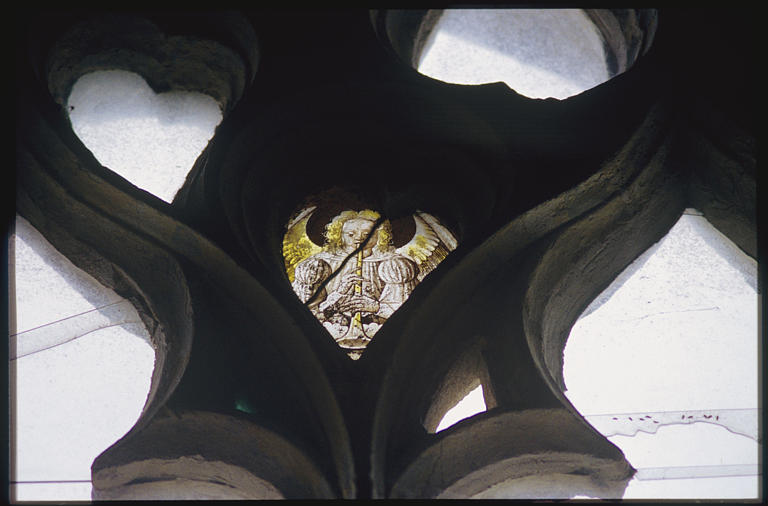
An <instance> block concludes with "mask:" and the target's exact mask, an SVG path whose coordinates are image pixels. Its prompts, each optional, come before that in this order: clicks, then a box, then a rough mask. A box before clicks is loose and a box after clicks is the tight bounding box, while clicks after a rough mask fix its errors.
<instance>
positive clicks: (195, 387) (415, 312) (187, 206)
mask: <svg viewBox="0 0 768 506" xmlns="http://www.w3.org/2000/svg"><path fill="white" fill-rule="evenodd" d="M22 14H23V15H21V16H19V18H18V29H17V34H16V38H17V42H18V44H17V54H16V61H17V62H16V63H17V69H16V70H17V85H16V126H17V140H16V178H17V181H16V197H17V202H16V211H17V212H18V213H19V214H21V215H22V216H24V217H25V218H27V219H28V220H29V221H30V222H31V223H32V225H33V226H35V227H36V228H37V229H38V230H39V231H40V232H42V233H43V235H45V236H46V238H47V239H48V240H49V241H50V242H51V243H52V244H53V245H54V246H55V247H56V248H57V249H59V250H60V251H62V252H63V253H64V254H65V255H67V256H68V257H69V258H71V259H72V260H73V262H74V263H75V264H76V265H78V266H79V267H81V268H83V269H84V270H85V271H87V272H89V273H91V274H92V275H94V276H95V277H96V278H97V279H99V280H100V281H101V282H102V283H104V284H106V285H108V286H110V287H113V288H114V289H115V290H116V291H117V292H118V293H120V294H121V295H123V296H126V297H128V298H130V299H131V301H132V302H133V303H134V305H136V306H137V309H138V310H139V313H140V314H141V315H142V318H143V319H144V321H145V323H146V324H147V326H148V328H149V329H150V331H151V333H152V335H153V340H154V343H155V345H156V347H157V353H158V358H159V361H158V367H157V370H156V371H155V376H154V377H153V381H152V391H151V394H150V400H149V403H148V405H147V408H146V409H145V412H144V413H143V415H142V417H141V419H140V420H139V422H137V425H136V427H134V429H133V430H132V431H131V432H130V433H129V434H128V435H127V436H126V437H125V438H123V439H122V440H121V441H118V442H117V443H116V444H115V445H114V446H113V447H111V448H110V449H108V450H107V451H105V452H104V453H103V454H102V455H101V456H100V457H99V458H98V459H97V460H96V462H95V463H94V466H93V474H94V479H95V482H94V483H95V487H96V489H97V496H98V494H100V493H101V494H103V497H108V496H109V497H114V495H112V496H110V490H112V491H113V492H115V491H116V490H118V488H119V487H121V486H124V485H126V483H127V482H128V481H130V480H131V479H135V478H136V476H134V475H135V466H134V467H131V465H132V463H135V462H142V461H144V460H147V459H152V458H156V459H161V460H162V459H166V460H168V461H169V462H171V461H174V462H175V461H176V460H174V459H179V458H182V457H191V456H194V455H197V454H199V455H202V457H203V458H204V459H209V460H210V461H221V462H229V463H232V465H234V466H239V467H240V468H242V469H245V470H246V471H247V472H250V473H252V474H254V475H255V476H259V477H260V478H262V479H265V480H267V481H269V482H270V483H272V485H274V486H275V487H276V488H277V489H278V490H279V491H280V492H281V493H282V494H283V495H284V496H285V497H325V496H329V495H330V496H335V497H344V498H370V497H389V496H393V495H394V496H398V497H433V496H436V495H439V494H440V493H443V492H445V491H448V492H446V493H449V494H458V495H461V494H473V493H477V492H479V491H481V490H482V489H483V488H487V487H489V486H492V485H493V484H495V483H496V482H498V481H503V480H504V479H507V478H515V477H524V476H527V475H532V474H536V473H540V472H543V470H544V471H546V472H548V473H551V474H552V475H553V476H556V475H563V474H565V475H576V476H585V477H586V478H585V480H586V481H585V483H586V485H583V486H581V485H579V487H581V488H579V487H576V488H574V489H573V493H574V494H575V493H583V492H584V490H587V489H588V490H590V491H591V492H592V493H596V494H613V493H617V491H619V493H620V492H621V490H623V487H624V486H625V484H626V482H627V480H629V479H630V477H631V475H632V470H631V468H630V466H629V465H628V463H627V462H626V461H625V459H624V458H623V455H622V454H621V452H620V451H619V450H618V449H617V448H616V447H615V446H614V445H612V444H611V443H610V442H608V441H607V440H606V439H605V438H603V437H602V436H600V435H599V434H597V433H596V432H595V431H594V430H593V429H591V427H589V426H588V424H586V422H584V421H583V419H582V418H581V417H580V415H578V413H576V412H575V410H574V409H573V408H572V407H571V406H570V404H569V403H568V402H567V400H566V399H565V397H564V395H563V393H562V387H563V385H562V351H563V348H564V346H565V340H566V339H567V335H568V331H569V329H570V327H571V325H572V324H573V322H574V320H575V319H576V318H577V317H578V315H579V313H580V312H581V311H582V310H583V309H584V308H585V307H586V306H587V305H588V304H589V303H590V301H591V300H592V299H593V298H594V297H595V296H597V294H599V293H600V291H601V290H602V289H603V288H605V286H607V284H609V283H610V282H611V280H612V279H613V278H614V277H615V276H616V274H618V273H619V272H620V271H621V270H622V269H623V268H624V267H625V266H626V265H628V264H629V263H630V262H631V261H632V260H634V258H636V257H637V256H638V255H639V254H640V253H642V251H643V250H644V249H645V248H647V247H648V246H649V245H650V244H652V243H653V242H655V241H656V240H658V239H659V238H660V237H662V236H663V235H664V234H665V233H666V231H667V230H668V229H669V227H670V226H671V225H672V224H673V223H674V222H675V221H676V219H677V218H678V217H679V215H680V213H681V212H682V210H683V209H684V208H685V207H696V208H697V209H699V210H701V211H702V212H703V213H704V216H705V217H706V218H707V219H709V220H710V221H711V222H712V223H713V224H714V225H715V226H716V227H718V229H719V230H720V231H721V232H723V233H724V234H725V235H726V236H728V237H730V238H731V239H732V240H733V241H734V242H736V244H738V245H739V247H741V248H742V249H743V250H744V251H745V252H746V253H747V254H749V255H750V256H753V257H754V256H756V255H757V240H756V237H757V236H756V221H757V220H756V216H755V213H756V193H757V191H756V183H755V179H756V174H757V169H756V163H757V154H756V151H757V147H756V131H755V125H756V121H755V119H756V118H755V116H756V112H755V108H754V104H755V103H757V96H756V86H755V85H754V83H756V82H757V79H756V77H755V72H756V70H755V68H756V60H752V59H751V55H752V53H751V49H752V48H753V47H755V46H754V44H752V39H751V38H750V37H752V35H751V32H750V30H749V29H748V28H749V27H751V13H749V12H741V13H738V12H736V11H735V10H721V9H718V10H707V9H697V10H668V9H661V10H659V12H658V18H657V22H658V24H657V26H656V28H655V39H654V42H653V45H652V46H651V47H650V48H648V47H647V45H646V40H645V39H642V41H641V39H637V38H635V39H631V40H630V41H629V42H630V43H629V46H630V47H629V49H628V50H630V52H636V53H637V54H641V55H642V56H640V57H639V58H638V59H637V61H636V62H635V63H634V65H632V66H631V67H629V68H628V69H627V70H626V71H625V72H623V73H621V74H620V75H618V76H617V77H615V78H614V79H612V80H610V81H608V82H606V83H604V84H602V85H600V86H598V87H596V88H594V89H592V90H589V91H586V92H584V93H582V94H580V95H577V96H574V97H571V98H569V99H567V100H563V101H558V100H554V99H549V100H531V99H528V98H525V97H522V96H520V95H518V94H516V93H515V92H514V91H512V90H509V89H508V88H507V87H506V86H504V85H500V84H491V85H482V86H457V85H450V84H445V83H440V82H437V81H434V80H432V79H430V78H427V77H424V76H421V75H419V74H418V73H416V72H415V71H414V70H413V69H412V68H410V67H409V66H408V65H406V64H404V63H403V61H402V60H401V59H400V58H399V57H397V55H396V51H395V52H394V53H393V52H392V51H391V49H392V47H391V46H390V41H389V39H388V38H387V37H390V36H391V37H395V38H396V39H397V40H393V41H392V42H391V44H392V45H397V46H398V47H399V50H400V51H403V50H404V49H403V48H404V47H405V48H406V49H405V50H410V49H408V48H407V46H408V44H409V43H408V40H407V37H406V35H407V34H408V33H411V32H410V31H409V30H411V29H412V28H413V26H412V25H414V21H413V19H412V18H413V16H415V14H414V13H411V15H410V17H408V16H406V18H407V19H405V18H404V19H405V21H406V23H405V24H404V25H392V26H387V25H386V23H384V21H386V20H391V19H396V18H397V16H394V17H392V16H388V15H387V14H386V13H381V12H378V13H377V12H373V13H370V12H368V11H366V10H362V9H361V10H338V11H332V10H316V11H312V10H310V11H280V10H253V11H244V12H241V13H233V12H229V13H221V14H218V13H217V14H215V15H213V14H211V15H208V14H195V13H177V12H172V11H168V12H130V13H125V14H126V16H122V15H117V14H120V13H116V12H114V11H110V12H109V16H108V17H106V18H105V17H104V14H105V13H103V12H102V13H98V12H90V11H46V12H34V11H26V12H23V13H22ZM83 23H86V24H83ZM381 23H384V24H383V25H382V24H381ZM623 23H624V25H625V26H627V23H629V24H632V23H635V24H639V25H637V26H646V27H650V26H652V24H653V20H651V19H647V18H643V17H642V16H640V17H638V18H635V19H634V20H632V19H629V18H627V19H624V20H623ZM416 26H417V27H418V23H416ZM84 27H85V28H84ZM377 27H378V31H377V29H376V28H377ZM409 27H410V28H409ZM382 28H383V29H384V31H383V32H382ZM712 33H718V34H721V35H720V36H718V37H712V36H711V34H712ZM646 35H647V34H646ZM638 48H640V49H638ZM644 51H645V52H644ZM643 52H644V53H643ZM631 59H632V57H631V55H630V57H629V60H631ZM97 68H100V69H101V68H122V69H127V70H133V71H137V72H139V73H141V74H142V75H143V76H144V77H146V78H147V80H148V81H149V82H150V84H151V85H152V86H153V87H155V89H156V90H165V89H184V90H189V89H194V90H196V91H203V92H206V93H210V94H211V95H212V96H214V97H215V98H216V99H217V100H218V101H219V102H220V103H221V104H222V105H223V106H224V112H225V119H224V121H223V122H222V124H221V125H220V126H219V127H218V129H217V132H216V136H215V137H214V139H213V140H212V141H211V143H210V144H209V146H208V148H207V149H206V151H205V152H204V153H203V155H201V157H200V158H199V159H198V162H197V163H196V165H195V167H194V168H193V169H192V172H191V174H190V176H189V177H188V179H187V183H186V185H185V187H184V188H183V189H182V190H181V191H180V192H179V194H178V196H177V198H176V200H175V201H174V202H173V203H172V204H170V205H168V204H166V203H164V202H162V201H160V200H159V199H156V198H154V197H153V196H151V195H149V194H148V193H146V192H144V191H142V190H139V189H137V188H135V187H134V186H133V185H131V184H130V183H128V182H127V181H125V180H124V179H122V178H121V177H119V176H117V175H116V174H114V173H112V172H111V171H110V170H109V169H108V168H105V167H102V166H101V165H100V164H99V163H98V161H97V160H95V158H94V157H93V155H91V153H90V152H89V151H88V150H87V149H86V148H85V147H84V146H83V145H82V143H81V142H80V141H79V139H77V137H76V136H75V135H74V133H73V132H72V130H71V127H70V125H69V122H68V120H67V118H66V112H65V111H64V110H63V108H62V107H61V105H60V104H61V103H63V101H64V99H65V97H66V95H67V93H68V90H69V89H70V88H71V86H72V83H73V82H74V80H75V79H76V78H77V77H79V76H80V75H82V74H83V73H85V72H88V71H91V70H94V69H97ZM332 188H341V189H343V190H345V191H350V192H357V193H358V194H359V196H360V198H361V199H362V200H364V201H366V202H369V203H371V205H372V206H373V207H376V208H378V210H380V211H381V212H382V213H383V214H384V215H385V216H386V217H389V218H393V219H395V218H398V217H402V216H405V215H407V214H409V213H411V212H413V211H414V210H416V209H419V210H422V211H425V212H428V213H430V214H433V215H434V216H436V217H438V218H439V219H440V220H441V221H442V222H443V223H445V224H446V225H447V226H448V227H449V228H450V229H451V230H452V231H453V232H454V233H455V234H456V236H457V237H458V239H459V246H458V248H457V249H456V250H455V251H454V252H453V253H452V254H451V255H449V256H448V258H447V259H446V260H445V261H444V262H443V263H442V264H441V265H440V266H439V267H438V268H437V269H436V270H435V271H434V272H432V273H431V274H430V275H429V277H427V278H426V279H425V280H424V281H423V282H422V283H421V284H420V285H419V286H418V287H417V288H416V290H415V291H414V293H413V295H412V296H411V298H410V299H409V300H408V301H406V303H405V304H403V306H402V307H401V308H400V309H399V310H398V311H397V312H396V313H395V314H394V315H393V316H392V317H391V318H390V319H389V320H388V321H387V323H386V325H384V326H383V327H382V328H381V330H380V331H379V332H378V333H377V334H376V338H375V339H374V341H373V342H372V343H371V344H370V345H369V347H368V348H367V350H366V352H365V353H364V354H363V356H362V358H360V359H359V360H358V361H356V362H353V361H350V360H349V359H348V358H347V356H346V355H345V353H344V352H343V351H342V350H341V349H340V348H339V347H338V346H336V344H335V343H334V342H333V340H332V339H331V337H330V336H329V334H328V333H327V332H326V331H325V330H324V329H323V328H322V327H321V326H320V324H319V323H318V322H317V320H316V319H315V318H314V317H313V316H312V314H311V313H310V312H309V311H308V310H307V309H306V308H305V307H304V306H302V304H301V303H300V302H299V301H298V299H297V298H296V296H295V294H294V293H293V291H292V289H291V287H290V284H289V283H288V279H287V276H286V273H285V271H284V269H283V258H282V254H281V244H282V236H283V233H284V230H285V228H284V227H285V225H286V223H287V221H288V220H289V219H290V217H291V215H292V214H293V213H294V212H296V210H297V209H298V208H299V207H300V206H302V205H303V204H304V203H305V202H306V199H307V198H308V197H310V196H312V195H319V194H322V193H323V192H325V191H328V190H329V189H332ZM468 356H471V357H472V358H471V359H462V357H465V358H466V357H468ZM447 374H452V375H454V377H452V379H451V381H448V380H446V375H447ZM475 375H477V377H479V378H480V379H482V380H483V381H484V383H485V384H484V387H485V389H486V391H487V392H488V393H490V394H492V397H493V402H492V404H493V405H494V407H493V409H491V410H489V411H488V412H486V413H485V414H482V415H479V416H478V417H475V418H473V419H472V420H470V421H467V422H463V423H461V424H459V425H457V426H455V427H453V428H451V429H450V430H449V431H447V432H446V433H440V434H430V433H428V431H427V430H426V429H425V423H426V425H427V426H428V427H429V426H431V425H435V423H434V419H435V417H436V416H437V415H436V414H435V413H434V411H435V409H437V408H434V409H433V410H432V412H431V411H430V409H431V408H432V407H433V406H434V405H435V403H439V404H440V405H441V406H448V405H450V404H451V402H452V401H453V402H455V401H458V400H459V398H460V397H461V395H463V392H464V390H465V388H466V387H465V384H466V382H467V381H470V382H471V381H472V380H473V376H475ZM454 380H455V381H454ZM465 380H466V381H465ZM174 413H176V414H175V415H174ZM177 429H178V430H177ZM188 429H189V430H192V429H194V430H193V432H195V431H196V432H195V435H194V436H191V435H189V434H188V433H187V432H185V431H187V430H188ZM185 434H187V435H185ZM248 434H251V435H253V437H252V438H251V437H249V436H248ZM168 438H171V439H168ZM260 441H261V442H262V443H263V444H264V445H265V446H260V444H262V443H259V442H260ZM264 441H266V442H264ZM520 441H528V443H530V444H529V447H528V448H527V449H526V450H522V449H520V447H519V445H518V443H519V442H520ZM161 443H162V444H161ZM164 444H165V446H163V445H164ZM168 445H170V446H172V447H173V448H172V451H171V450H170V449H168V448H170V446H168ZM201 448H202V449H201ZM465 449H466V450H471V451H470V452H465V451H463V450H465ZM440 451H445V452H446V453H445V454H444V455H443V457H442V460H441V459H440V458H438V457H437V455H439V452H440ZM556 455H560V456H561V457H562V458H560V457H557V458H555V457H552V458H551V459H550V460H549V461H548V462H550V464H551V465H550V464H546V465H544V464H541V463H540V462H541V461H542V459H544V460H547V458H549V457H547V456H550V457H551V456H556ZM537 456H538V457H537ZM539 457H540V458H539ZM537 458H538V462H539V463H537ZM435 459H437V461H439V462H438V464H435V462H437V461H436V460H435ZM558 459H559V460H558ZM512 462H514V463H515V473H516V474H515V476H509V475H504V473H501V469H502V468H503V467H504V466H506V465H507V464H510V463H512ZM268 463H269V465H267V464H268ZM432 465H439V466H441V468H442V469H443V470H444V472H443V473H442V474H440V475H439V476H438V475H437V474H435V473H434V472H433V471H432V470H431V466H432ZM542 465H543V466H544V467H542ZM270 466H274V467H270ZM547 466H549V467H547ZM545 467H546V469H544V468H545ZM121 469H122V471H121ZM129 470H130V472H129ZM152 472H153V471H151V470H148V471H147V472H146V473H145V474H146V476H145V475H142V477H141V479H142V480H151V479H153V477H152V476H151V474H152ZM104 473H107V474H109V476H111V478H110V479H109V480H106V479H103V477H104V476H106V475H105V474H104ZM121 473H123V474H122V475H121ZM131 473H133V474H131ZM131 476H132V477H131ZM165 478H168V477H167V476H166V477H165ZM198 478H199V477H198ZM195 479H197V478H195ZM553 479H556V478H553ZM590 480H592V481H590ZM595 480H597V481H600V480H608V481H609V482H611V485H610V487H608V488H602V489H601V488H600V487H597V488H595V487H592V488H590V487H591V485H589V483H592V482H595ZM563 483H566V482H563ZM568 483H570V482H568ZM595 483H596V482H595ZM230 485H231V486H232V487H234V488H235V489H237V487H238V485H237V484H234V485H232V484H230ZM563 486H566V485H563ZM478 487H479V488H478ZM584 487H586V488H584ZM566 488H567V487H566ZM609 489H610V490H609ZM115 493H117V492H115ZM126 493H127V492H126ZM118 495H119V494H118Z"/></svg>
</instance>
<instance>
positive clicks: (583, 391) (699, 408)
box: [563, 209, 762, 499]
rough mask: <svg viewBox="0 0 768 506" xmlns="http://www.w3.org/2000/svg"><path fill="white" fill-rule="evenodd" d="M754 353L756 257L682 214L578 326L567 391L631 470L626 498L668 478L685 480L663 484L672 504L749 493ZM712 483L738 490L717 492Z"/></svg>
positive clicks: (754, 475) (754, 447)
mask: <svg viewBox="0 0 768 506" xmlns="http://www.w3.org/2000/svg"><path fill="white" fill-rule="evenodd" d="M758 350H759V343H758V296H757V263H756V261H755V260H754V259H752V258H751V257H749V256H748V255H746V254H745V253H744V252H743V251H741V250H740V249H739V248H738V247H737V246H736V245H735V244H733V243H732V242H731V241H730V240H729V239H728V238H726V237H725V236H724V235H723V234H722V233H720V232H719V231H718V230H717V229H715V228H714V227H713V226H712V225H711V224H710V223H709V222H708V221H707V220H706V218H705V217H704V216H703V215H702V214H701V213H700V212H698V211H697V210H695V209H686V210H685V212H684V213H683V215H682V216H681V217H680V219H679V221H678V222H677V223H676V224H675V225H674V226H673V227H672V228H671V230H670V231H669V233H668V234H667V235H666V236H665V237H664V238H663V239H662V240H660V241H659V242H658V243H656V244H655V245H653V246H652V247H651V248H649V249H648V250H647V251H646V252H645V253H643V254H642V255H641V256H640V257H639V258H637V260H635V261H634V262H633V263H632V264H631V265H629V266H628V267H627V268H626V269H625V270H624V271H623V272H622V273H621V274H620V275H619V276H618V277H617V278H616V279H615V281H614V282H613V283H611V284H610V285H609V286H608V287H607V288H606V289H605V290H604V291H603V292H602V293H601V294H600V295H599V296H598V297H597V298H596V299H595V300H594V302H593V303H592V304H590V305H589V306H588V307H587V308H586V310H585V311H584V312H583V313H582V315H581V317H580V318H579V319H578V321H577V322H576V323H575V324H574V326H573V328H572V329H571V333H570V336H569V338H568V341H567V343H566V346H565V351H564V368H563V374H564V379H565V384H566V391H565V395H566V396H567V397H568V399H569V400H570V402H571V403H572V404H573V406H574V407H575V408H576V409H577V410H578V411H579V412H580V413H581V414H582V415H584V416H585V418H586V420H587V421H588V422H590V423H591V424H592V425H593V426H594V427H595V428H596V429H598V431H600V432H601V433H602V434H604V435H605V436H607V437H608V438H609V439H610V440H611V441H612V442H613V443H614V444H616V445H618V446H619V447H620V448H622V450H624V452H625V455H626V456H627V459H628V460H629V461H630V463H631V464H632V465H633V466H634V467H636V468H637V469H638V474H637V476H636V478H635V479H634V480H633V482H632V483H631V484H630V486H629V487H628V489H627V494H629V495H627V497H630V496H631V497H635V498H658V496H657V495H655V494H659V493H662V492H660V490H662V489H663V488H664V487H663V486H661V485H659V484H658V483H657V482H654V480H659V479H673V478H674V479H678V480H683V481H680V482H676V484H675V483H672V482H670V483H669V484H668V486H669V487H677V488H675V490H674V491H672V492H669V493H670V494H673V495H672V496H670V497H687V498H697V499H722V498H731V497H734V496H733V494H736V495H738V496H739V497H740V498H754V497H756V495H755V493H756V490H757V487H756V483H757V479H758V474H759V471H758V467H757V460H756V459H757V455H758V453H759V445H760V440H759V437H758V430H757V429H758V427H757V423H758V378H759V375H760V371H761V369H762V359H761V357H760V354H759V352H758ZM702 424H704V425H705V426H709V427H711V426H713V425H714V426H720V427H721V428H724V429H727V430H717V427H715V430H714V432H712V431H711V430H709V431H708V429H706V427H705V429H704V430H702V428H701V426H702ZM662 429H663V430H662ZM665 431H666V432H667V433H669V432H674V431H678V432H679V434H677V436H676V437H677V438H678V439H679V438H684V439H686V440H688V441H689V443H688V444H686V445H676V444H673V443H674V440H675V438H672V439H669V438H666V436H664V433H665ZM734 434H736V435H738V438H741V439H740V440H739V445H738V446H739V448H741V450H740V453H739V455H732V453H733V451H732V450H733V448H734V444H733V441H730V439H729V438H731V437H732V436H733V435H734ZM641 439H643V440H644V441H645V443H644V444H642V445H640V444H638V443H639V442H640V440H641ZM662 439H663V440H664V441H666V442H664V441H662ZM701 448H707V449H708V450H709V451H708V453H707V455H706V456H701V455H698V453H700V451H699V450H700V449H701ZM697 452H698V453H697ZM726 454H727V455H728V459H727V460H728V462H725V461H724V460H723V459H724V458H725V457H724V456H725V455H726ZM735 476H740V478H739V479H738V480H736V478H735ZM685 480H687V481H685ZM708 480H710V481H711V480H720V481H723V480H725V481H728V480H730V481H731V482H733V483H732V486H731V485H727V484H724V485H723V487H724V488H723V489H722V490H723V492H722V493H726V492H724V491H725V490H726V489H727V490H728V492H727V494H728V495H725V496H723V495H722V494H721V493H720V492H718V491H717V487H715V486H713V484H712V483H710V481H708ZM734 480H736V481H734ZM737 481H738V483H736V482H737ZM724 483H725V482H724ZM729 483H730V482H729ZM686 484H687V487H682V485H686ZM681 487H682V488H681ZM733 487H736V488H735V489H734V488H733ZM670 490H671V489H670ZM680 494H682V495H680Z"/></svg>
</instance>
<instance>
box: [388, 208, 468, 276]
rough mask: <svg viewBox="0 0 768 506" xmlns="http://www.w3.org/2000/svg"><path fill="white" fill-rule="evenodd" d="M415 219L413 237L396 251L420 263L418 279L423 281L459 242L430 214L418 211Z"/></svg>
mask: <svg viewBox="0 0 768 506" xmlns="http://www.w3.org/2000/svg"><path fill="white" fill-rule="evenodd" d="M413 219H414V221H415V222H416V232H415V233H414V234H413V238H412V239H411V240H410V242H408V243H407V244H405V245H403V246H401V247H399V248H398V249H397V250H396V251H397V252H398V253H400V254H401V255H405V256H407V257H409V258H411V259H412V260H413V261H414V262H416V263H417V264H418V265H419V275H418V280H419V281H421V280H423V279H424V277H425V276H426V275H427V274H429V273H430V272H432V269H434V268H435V267H437V264H439V263H440V262H442V261H443V259H444V258H445V257H446V256H448V253H450V252H451V251H453V250H454V249H455V248H456V244H457V243H456V238H455V237H453V234H451V233H450V232H449V231H448V229H446V228H445V227H443V226H442V225H440V223H438V221H437V220H436V219H435V218H434V217H432V216H430V215H429V214H427V213H422V212H417V213H416V214H414V215H413Z"/></svg>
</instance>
